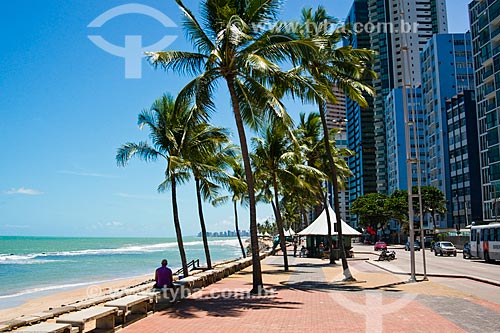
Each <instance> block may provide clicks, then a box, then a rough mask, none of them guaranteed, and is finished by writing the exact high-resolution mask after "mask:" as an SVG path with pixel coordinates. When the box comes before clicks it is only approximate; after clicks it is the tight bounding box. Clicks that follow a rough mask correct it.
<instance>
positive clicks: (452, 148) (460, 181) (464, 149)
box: [436, 90, 483, 228]
mask: <svg viewBox="0 0 500 333" xmlns="http://www.w3.org/2000/svg"><path fill="white" fill-rule="evenodd" d="M446 113H447V117H446V118H447V122H448V143H449V145H448V150H449V157H450V160H449V161H450V162H449V163H450V186H451V198H450V199H449V200H448V201H451V215H452V222H453V225H455V227H459V228H464V227H465V226H466V225H469V224H471V223H472V222H479V221H481V220H482V219H483V206H482V196H481V177H479V175H480V173H481V172H480V170H481V165H480V162H479V142H478V135H477V114H476V100H475V96H474V91H472V90H464V91H462V92H461V93H459V94H458V95H456V96H453V97H452V98H450V99H448V100H447V101H446ZM438 218H439V216H436V220H437V219H438Z"/></svg>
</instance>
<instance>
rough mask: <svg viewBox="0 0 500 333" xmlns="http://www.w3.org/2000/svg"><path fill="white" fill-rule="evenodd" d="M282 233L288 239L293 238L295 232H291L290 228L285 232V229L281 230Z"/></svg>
mask: <svg viewBox="0 0 500 333" xmlns="http://www.w3.org/2000/svg"><path fill="white" fill-rule="evenodd" d="M283 233H284V234H285V237H290V236H293V235H295V234H296V233H295V231H293V229H292V228H290V229H288V230H286V229H283Z"/></svg>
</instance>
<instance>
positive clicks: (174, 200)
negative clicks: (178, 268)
mask: <svg viewBox="0 0 500 333" xmlns="http://www.w3.org/2000/svg"><path fill="white" fill-rule="evenodd" d="M172 209H173V211H174V226H175V234H176V236H177V245H178V246H179V253H180V256H181V263H182V273H183V275H184V277H186V276H188V275H189V270H188V266H187V260H186V252H184V242H183V240H182V231H181V223H180V222H179V209H178V208H177V184H176V180H175V174H172Z"/></svg>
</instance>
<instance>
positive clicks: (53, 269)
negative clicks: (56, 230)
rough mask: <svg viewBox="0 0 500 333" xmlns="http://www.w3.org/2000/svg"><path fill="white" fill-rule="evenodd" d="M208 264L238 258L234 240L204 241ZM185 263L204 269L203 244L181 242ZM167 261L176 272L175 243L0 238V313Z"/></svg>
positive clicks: (189, 240)
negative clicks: (208, 248) (192, 261)
mask: <svg viewBox="0 0 500 333" xmlns="http://www.w3.org/2000/svg"><path fill="white" fill-rule="evenodd" d="M209 246H210V254H211V259H212V263H214V262H217V261H223V260H226V259H232V258H239V257H241V250H240V247H239V243H238V239H236V238H211V239H209ZM184 248H185V251H186V256H187V260H188V261H190V260H193V259H199V260H200V264H201V265H204V264H205V254H204V253H205V252H204V250H203V242H202V240H201V238H198V237H185V238H184ZM163 258H166V259H167V260H168V262H169V267H170V268H172V270H173V271H175V270H177V269H178V268H180V267H181V262H180V257H179V250H178V247H177V242H176V239H175V238H63V237H11V236H0V309H4V308H10V307H13V306H17V305H20V304H22V303H23V302H24V301H25V300H26V299H29V298H33V297H39V296H43V295H47V294H50V293H55V292H60V291H62V290H68V289H72V288H77V287H81V286H85V285H91V284H95V283H97V282H99V283H102V282H106V281H112V280H116V279H121V278H129V277H136V276H142V275H146V274H149V275H150V276H151V278H153V277H154V270H155V269H156V268H157V267H159V266H160V262H161V260H162V259H163Z"/></svg>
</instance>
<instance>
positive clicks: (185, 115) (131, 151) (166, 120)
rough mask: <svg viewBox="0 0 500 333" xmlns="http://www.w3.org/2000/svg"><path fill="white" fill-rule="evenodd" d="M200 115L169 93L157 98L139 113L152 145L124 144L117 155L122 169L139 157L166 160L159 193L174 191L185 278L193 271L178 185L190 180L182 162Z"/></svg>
mask: <svg viewBox="0 0 500 333" xmlns="http://www.w3.org/2000/svg"><path fill="white" fill-rule="evenodd" d="M197 114H198V113H196V112H193V109H192V108H190V106H189V105H188V104H184V103H178V104H177V105H176V103H175V100H174V98H173V97H172V96H171V95H168V94H165V95H164V96H163V97H161V98H159V99H157V100H156V101H155V102H154V103H153V105H152V106H151V108H150V109H149V110H144V111H142V112H141V113H140V114H139V119H138V124H139V128H140V129H142V128H143V127H144V126H147V127H149V130H150V138H151V141H152V145H149V144H148V143H147V142H139V143H130V142H129V143H126V144H124V145H122V146H121V147H120V148H119V149H118V152H117V154H116V161H117V164H118V165H119V166H125V165H126V164H127V163H128V161H129V160H130V159H131V158H132V157H138V158H140V159H142V160H144V161H146V162H151V161H156V160H157V159H159V158H162V159H164V160H165V161H166V162H167V169H166V171H165V180H164V181H163V182H162V183H161V184H160V185H159V186H158V191H159V192H162V191H165V190H167V189H168V188H169V187H170V189H171V192H172V209H173V216H174V226H175V233H176V236H177V245H178V247H179V253H180V257H181V262H182V270H183V274H184V276H188V275H189V272H188V267H187V260H186V253H185V251H184V243H183V240H182V230H181V224H180V221H179V211H178V207H177V183H182V182H184V181H186V180H187V179H188V177H189V174H188V172H187V170H186V168H185V167H184V166H183V165H182V163H180V159H181V158H182V150H183V147H184V146H185V139H186V136H187V131H188V129H189V126H192V125H193V124H194V123H196V122H197V121H199V119H198V117H196V115H197Z"/></svg>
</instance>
